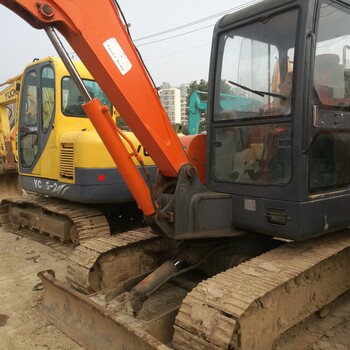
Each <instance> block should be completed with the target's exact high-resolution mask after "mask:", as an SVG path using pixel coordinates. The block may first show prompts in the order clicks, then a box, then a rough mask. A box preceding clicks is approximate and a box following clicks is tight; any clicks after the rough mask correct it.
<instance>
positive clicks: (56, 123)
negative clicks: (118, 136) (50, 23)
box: [0, 57, 155, 244]
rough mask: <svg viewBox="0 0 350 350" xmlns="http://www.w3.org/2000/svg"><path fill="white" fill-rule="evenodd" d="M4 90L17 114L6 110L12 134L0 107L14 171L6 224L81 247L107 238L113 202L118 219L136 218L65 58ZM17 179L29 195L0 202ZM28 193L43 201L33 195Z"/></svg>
mask: <svg viewBox="0 0 350 350" xmlns="http://www.w3.org/2000/svg"><path fill="white" fill-rule="evenodd" d="M74 66H75V67H76V69H77V70H78V71H79V74H80V75H81V77H82V79H83V80H84V84H85V85H86V87H87V88H88V89H89V91H90V92H91V94H93V95H95V96H98V97H99V98H100V99H101V101H103V103H104V104H105V105H106V106H107V107H108V108H109V110H110V112H111V114H112V117H111V121H112V122H113V123H118V120H119V118H120V116H119V115H118V114H117V111H116V110H115V109H114V108H113V107H112V105H111V103H110V102H109V100H108V99H107V98H106V96H105V95H104V93H103V91H102V90H101V88H100V87H99V85H98V84H97V83H96V81H95V80H93V78H92V77H91V74H90V73H89V72H88V70H87V69H86V68H85V66H84V65H83V63H82V62H80V61H75V62H74ZM7 84H9V86H8V87H7V88H6V89H5V90H4V91H3V92H2V93H1V96H4V97H7V96H9V97H8V98H7V99H6V100H5V102H6V104H7V105H10V102H12V103H13V102H16V108H13V109H12V110H11V113H12V118H13V119H12V123H13V126H12V128H10V125H9V120H10V119H9V117H8V112H7V111H8V110H9V109H8V108H7V109H6V110H5V106H4V107H2V109H1V116H2V117H1V121H2V125H4V127H5V128H4V129H3V128H2V130H7V132H6V133H2V135H1V145H2V146H3V147H2V148H3V149H4V151H5V150H6V157H5V153H4V151H2V152H3V153H2V154H1V156H2V158H1V161H2V162H3V168H4V170H5V171H6V172H9V171H11V174H9V175H8V176H7V177H6V180H5V176H4V174H1V176H0V179H1V180H0V181H1V182H2V184H3V186H2V188H1V192H2V195H3V202H2V203H3V204H2V206H1V209H0V210H1V212H2V221H3V223H6V221H9V222H10V223H11V224H12V225H15V226H18V225H24V226H27V227H30V228H33V229H36V230H39V231H42V232H45V233H48V234H50V235H53V236H57V237H59V238H60V239H61V240H62V241H69V240H71V241H72V242H74V243H75V244H78V243H79V242H80V240H82V239H84V238H87V237H92V236H94V235H95V234H97V235H108V234H109V233H110V229H109V224H110V222H108V220H107V218H106V215H108V216H109V218H110V219H111V220H113V217H112V214H113V210H112V205H110V206H109V208H108V212H107V210H105V208H106V204H107V203H113V204H115V205H114V207H113V209H114V210H115V212H114V216H116V217H117V218H118V217H119V216H120V215H121V213H123V215H124V216H126V215H132V211H134V215H138V213H137V208H136V207H135V206H133V205H132V204H130V203H132V202H133V197H132V195H131V193H130V191H129V190H128V188H127V186H126V184H125V182H124V181H123V179H122V177H121V175H120V174H119V172H118V170H117V169H116V167H115V164H114V162H113V160H112V158H111V156H110V155H109V153H108V152H107V150H106V148H105V146H104V145H103V143H102V141H101V139H100V137H99V136H98V134H97V133H96V131H95V129H94V127H93V125H92V123H91V121H90V120H89V118H88V117H87V115H86V114H85V112H84V110H83V109H82V107H81V104H82V103H83V99H82V97H81V95H80V93H79V91H78V89H77V87H76V85H75V83H74V81H73V80H72V78H71V77H70V75H69V74H68V71H67V69H66V68H65V66H64V64H63V63H62V60H61V59H60V58H58V57H47V58H44V59H41V60H35V61H34V62H33V63H31V64H29V65H27V66H26V67H25V69H24V72H23V73H22V74H21V76H18V77H16V78H14V79H10V80H8V81H7ZM10 97H11V98H10ZM5 102H4V103H2V105H3V104H5ZM10 132H12V135H10ZM126 134H127V137H128V140H129V142H130V145H128V147H134V148H136V149H138V150H139V151H140V153H141V158H142V160H143V163H144V166H145V167H147V172H148V173H149V174H150V175H149V176H150V177H153V178H154V177H155V176H154V174H155V166H154V163H153V161H152V160H151V158H150V157H149V155H148V154H147V152H146V151H144V149H143V148H142V146H141V145H140V143H139V142H138V140H137V138H136V137H135V136H134V135H133V134H132V133H131V132H126ZM16 139H17V140H16ZM16 141H17V142H18V152H17V142H16ZM17 153H18V154H17ZM11 156H12V158H11ZM17 167H18V175H17V174H16V173H17ZM17 176H18V182H19V186H20V188H22V189H24V190H25V191H26V192H27V193H28V195H25V196H21V197H13V198H6V199H4V197H9V196H10V195H11V194H12V195H13V194H15V193H13V192H12V193H9V191H8V188H9V184H8V179H9V178H10V179H11V180H12V184H14V185H12V187H14V186H15V185H16V184H17ZM17 186H18V184H17ZM33 193H34V194H39V195H40V196H37V195H34V196H33V195H30V194H33ZM56 198H57V199H56ZM77 203H81V204H84V205H85V206H83V205H78V204H77ZM89 205H90V206H89ZM97 208H99V209H97ZM77 212H78V213H79V215H78V217H79V219H77V218H76V216H77V214H76V213H77ZM82 213H84V214H82ZM138 216H140V215H138Z"/></svg>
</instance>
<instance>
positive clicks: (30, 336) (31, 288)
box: [0, 227, 82, 350]
mask: <svg viewBox="0 0 350 350" xmlns="http://www.w3.org/2000/svg"><path fill="white" fill-rule="evenodd" d="M48 268H51V269H53V270H55V271H56V274H57V276H58V277H59V278H60V279H64V278H65V270H66V263H65V258H64V255H63V254H62V253H60V252H57V251H55V250H53V249H52V248H49V247H46V246H44V245H43V244H40V243H38V242H35V241H32V240H29V239H27V238H24V237H22V238H20V237H19V236H17V235H15V234H13V233H9V232H6V231H4V230H3V229H2V228H1V227H0V350H22V349H23V350H24V349H25V350H30V349H35V350H44V349H55V350H56V349H57V350H78V349H82V347H80V346H79V345H78V344H76V343H75V342H74V341H72V340H71V339H70V338H68V337H67V336H65V335H64V334H63V333H62V332H60V331H59V330H58V329H57V328H56V327H54V326H53V325H52V324H51V323H50V322H48V321H47V320H46V319H45V318H44V317H43V316H42V315H41V314H40V312H39V310H38V307H37V304H38V302H39V301H40V298H41V291H40V290H36V289H38V288H35V286H37V285H38V283H39V282H40V280H39V278H38V277H37V276H36V274H37V273H38V272H39V271H42V270H45V269H48Z"/></svg>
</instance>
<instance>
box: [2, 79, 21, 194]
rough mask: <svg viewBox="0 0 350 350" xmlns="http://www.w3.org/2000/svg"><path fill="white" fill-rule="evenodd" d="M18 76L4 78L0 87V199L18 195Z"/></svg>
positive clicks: (19, 190) (19, 192)
mask: <svg viewBox="0 0 350 350" xmlns="http://www.w3.org/2000/svg"><path fill="white" fill-rule="evenodd" d="M20 78H21V77H20V76H17V77H14V78H12V79H8V80H6V81H5V82H4V83H2V84H0V87H2V86H6V87H5V88H3V89H2V90H1V91H0V200H1V199H3V198H6V197H8V196H11V195H20V194H21V192H22V191H21V188H20V187H19V185H18V175H17V174H18V170H17V145H16V140H15V130H16V125H15V123H16V118H15V116H16V108H17V106H18V98H19V84H20Z"/></svg>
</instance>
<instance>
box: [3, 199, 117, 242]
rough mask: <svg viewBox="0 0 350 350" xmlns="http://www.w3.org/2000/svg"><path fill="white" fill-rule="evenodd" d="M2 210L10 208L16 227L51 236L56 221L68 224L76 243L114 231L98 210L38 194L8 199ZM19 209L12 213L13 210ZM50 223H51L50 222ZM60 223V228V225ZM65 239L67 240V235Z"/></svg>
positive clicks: (61, 236)
mask: <svg viewBox="0 0 350 350" xmlns="http://www.w3.org/2000/svg"><path fill="white" fill-rule="evenodd" d="M1 204H2V207H4V206H7V205H8V206H9V210H10V211H9V219H10V221H11V222H12V223H14V224H20V225H23V226H28V227H29V228H33V229H37V230H39V231H42V232H44V233H48V234H50V235H55V232H56V231H58V230H57V229H56V226H55V225H56V222H57V223H58V224H60V225H61V226H62V225H63V224H64V223H65V221H70V223H67V225H68V228H65V230H66V231H67V230H69V231H70V232H69V233H68V234H69V236H70V239H71V240H72V242H73V243H74V244H79V243H80V242H82V241H84V240H86V239H88V238H91V237H105V236H109V235H110V228H109V224H108V222H107V219H106V217H105V216H104V215H103V214H102V212H100V211H99V210H97V209H95V208H90V207H87V206H84V205H80V204H76V203H70V202H66V201H63V200H59V199H55V198H47V197H39V196H35V195H25V196H18V197H13V198H8V199H5V200H3V201H2V203H1ZM13 207H14V208H18V209H19V211H20V212H18V213H17V211H16V210H15V211H14V212H13V213H12V212H11V208H13ZM46 220H50V221H48V222H47V221H46ZM58 224H57V225H58ZM60 239H61V240H66V238H65V237H63V233H62V234H60Z"/></svg>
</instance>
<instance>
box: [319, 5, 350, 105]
mask: <svg viewBox="0 0 350 350" xmlns="http://www.w3.org/2000/svg"><path fill="white" fill-rule="evenodd" d="M314 86H315V91H316V93H317V96H318V98H319V100H320V102H321V104H322V105H324V106H325V107H327V106H328V107H336V108H345V109H349V106H350V10H349V9H348V8H345V7H344V6H340V5H338V4H337V3H335V2H334V1H324V2H323V4H322V5H321V10H320V16H319V23H318V29H317V44H316V55H315V70H314Z"/></svg>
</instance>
